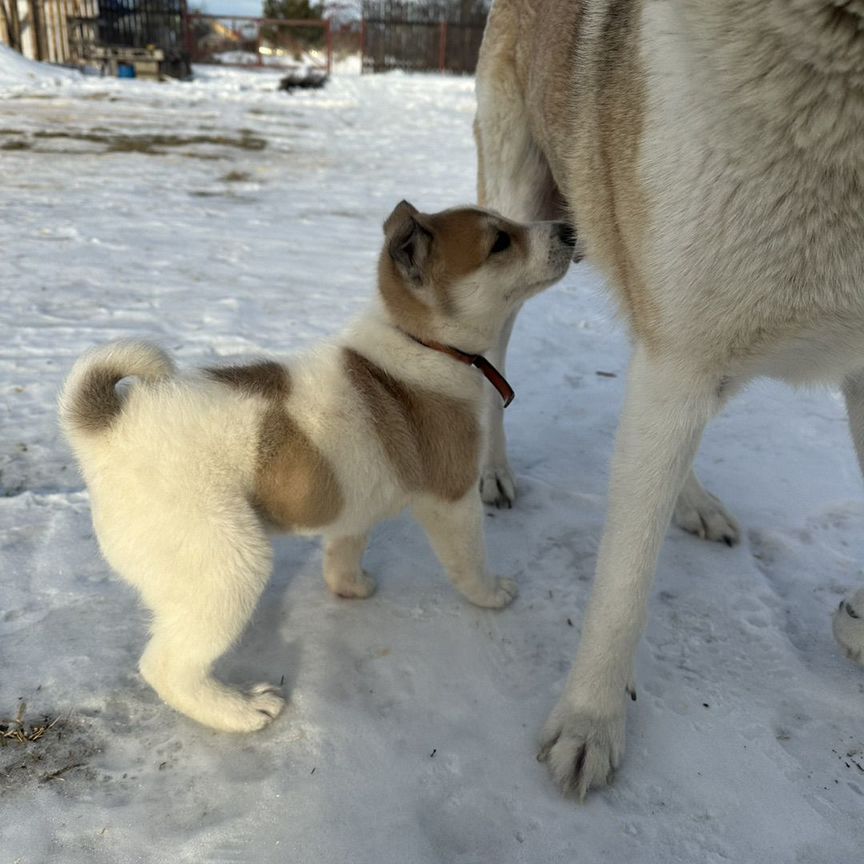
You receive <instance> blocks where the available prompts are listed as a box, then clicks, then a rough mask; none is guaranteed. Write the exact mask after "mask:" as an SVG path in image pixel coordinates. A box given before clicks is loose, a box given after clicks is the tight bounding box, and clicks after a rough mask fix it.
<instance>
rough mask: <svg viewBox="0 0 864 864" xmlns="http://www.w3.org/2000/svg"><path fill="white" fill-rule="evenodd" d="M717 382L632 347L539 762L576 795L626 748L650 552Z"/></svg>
mask: <svg viewBox="0 0 864 864" xmlns="http://www.w3.org/2000/svg"><path fill="white" fill-rule="evenodd" d="M718 383H719V382H718V381H714V380H706V379H705V378H704V377H702V376H700V375H696V374H688V372H687V370H686V369H682V366H681V365H680V364H678V363H674V362H666V361H661V360H658V359H654V358H652V357H650V356H649V355H648V354H647V353H646V351H645V349H644V348H642V347H637V349H636V352H635V354H634V357H633V360H632V362H631V366H630V378H629V382H628V390H627V399H626V402H625V405H624V410H623V413H622V417H621V423H620V426H619V430H618V439H617V442H616V448H615V456H614V459H613V464H612V480H611V486H610V492H609V513H608V516H607V523H606V529H605V532H604V535H603V541H602V543H601V546H600V554H599V559H598V562H597V576H596V580H595V584H594V589H593V592H592V595H591V600H590V602H589V605H588V611H587V614H586V617H585V621H584V624H583V627H582V638H581V642H580V646H579V651H578V653H577V655H576V662H575V664H574V666H573V671H572V672H571V674H570V678H569V680H568V683H567V686H566V689H565V691H564V694H563V696H562V697H561V700H560V702H559V703H558V705H557V706H556V707H555V708H554V710H553V711H552V713H551V715H550V717H549V720H548V721H547V723H546V727H545V729H544V731H543V743H542V749H541V751H540V755H539V757H538V758H540V759H542V760H548V762H549V767H550V770H551V771H552V774H553V775H554V777H555V779H556V780H557V782H558V783H559V784H560V785H561V786H562V787H563V788H564V790H565V791H569V790H571V789H575V790H576V791H577V793H578V794H579V796H580V798H581V797H582V796H584V795H585V793H586V792H587V791H588V789H589V788H590V787H591V786H601V785H603V784H604V783H606V782H607V781H608V780H609V777H610V775H611V773H612V770H613V769H614V768H615V767H616V766H617V765H618V762H619V760H620V759H621V754H622V753H623V750H624V727H625V708H626V697H627V693H628V692H630V694H631V695H633V696H634V698H635V691H634V690H633V657H634V653H635V650H636V645H637V643H638V641H639V636H640V634H641V631H642V627H643V624H644V621H645V614H646V605H647V599H648V593H649V589H650V587H651V582H652V579H653V575H654V571H655V569H656V565H657V555H658V552H659V549H660V544H661V542H662V540H663V535H664V533H665V531H666V528H667V526H668V524H669V518H670V516H671V515H672V509H673V507H674V504H675V497H676V495H677V494H678V491H679V490H680V489H681V488H682V486H683V483H684V481H685V479H686V477H687V473H688V471H689V470H690V465H691V463H692V460H693V456H694V454H695V452H696V449H697V447H698V445H699V440H700V438H701V435H702V431H703V429H704V427H705V424H706V423H707V422H708V420H709V419H710V418H711V417H712V416H713V415H714V414H715V413H716V411H717V409H718V408H719V396H718V391H719V387H718Z"/></svg>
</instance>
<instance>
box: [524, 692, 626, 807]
mask: <svg viewBox="0 0 864 864" xmlns="http://www.w3.org/2000/svg"><path fill="white" fill-rule="evenodd" d="M625 725H626V716H625V707H624V700H623V698H622V700H621V705H620V709H618V710H615V711H614V712H612V713H609V714H598V713H597V712H593V711H591V710H589V709H585V708H580V707H576V706H575V704H573V703H572V701H571V700H570V699H569V698H568V695H567V694H566V693H565V694H564V696H563V697H562V698H561V701H560V702H559V703H558V704H557V705H556V706H555V708H553V709H552V713H551V714H550V715H549V719H548V720H547V721H546V725H545V726H544V727H543V736H542V740H541V747H540V752H539V753H538V754H537V759H538V760H539V761H540V762H545V763H546V764H547V766H548V767H549V771H550V772H551V774H552V777H553V778H554V780H555V782H556V783H557V784H558V785H559V786H560V787H561V790H562V791H563V792H564V793H565V794H568V793H570V792H575V793H576V795H577V796H578V797H579V800H580V801H582V800H584V798H585V795H586V794H587V792H588V790H589V789H592V788H596V787H599V786H605V785H607V784H608V783H609V782H611V780H612V775H613V773H614V771H615V769H616V768H617V767H618V763H619V762H620V761H621V756H622V755H623V753H624V732H625Z"/></svg>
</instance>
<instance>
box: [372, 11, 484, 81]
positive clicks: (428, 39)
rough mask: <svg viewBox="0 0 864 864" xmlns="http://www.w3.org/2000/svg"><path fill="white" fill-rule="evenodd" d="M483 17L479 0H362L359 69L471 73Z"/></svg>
mask: <svg viewBox="0 0 864 864" xmlns="http://www.w3.org/2000/svg"><path fill="white" fill-rule="evenodd" d="M486 15H487V3H486V2H484V0H363V22H362V29H361V33H360V44H361V53H362V60H363V66H362V68H363V71H364V72H386V71H388V70H390V69H404V70H406V71H414V72H428V71H437V72H454V73H457V74H469V75H470V74H473V72H474V69H475V68H476V66H477V55H478V54H479V52H480V43H481V41H482V40H483V29H484V27H485V26H486Z"/></svg>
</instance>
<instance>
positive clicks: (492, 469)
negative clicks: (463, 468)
mask: <svg viewBox="0 0 864 864" xmlns="http://www.w3.org/2000/svg"><path fill="white" fill-rule="evenodd" d="M480 497H481V498H482V499H483V502H484V503H485V504H491V505H492V506H494V507H498V508H499V509H500V508H502V507H503V508H506V509H507V510H509V509H510V508H511V507H512V506H513V502H514V501H515V500H516V481H515V480H514V479H513V473H512V472H511V471H510V466H509V465H507V463H506V462H505V463H504V464H503V465H485V466H484V467H483V470H482V471H481V472H480Z"/></svg>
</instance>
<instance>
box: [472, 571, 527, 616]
mask: <svg viewBox="0 0 864 864" xmlns="http://www.w3.org/2000/svg"><path fill="white" fill-rule="evenodd" d="M464 593H465V597H466V598H467V599H468V600H470V601H471V602H472V603H473V604H474V605H475V606H482V607H483V608H484V609H503V608H504V607H505V606H509V605H510V604H511V603H512V602H513V601H514V600H515V599H516V598H517V597H518V596H519V586H518V585H517V584H516V580H515V579H506V578H502V579H492V580H490V585H489V587H488V588H486V589H482V590H475V591H470V592H464Z"/></svg>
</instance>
